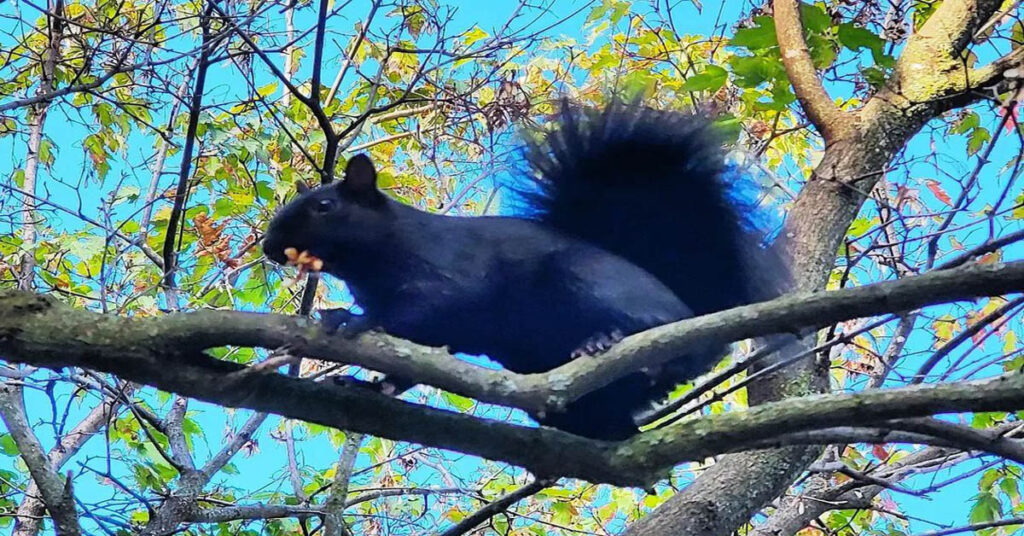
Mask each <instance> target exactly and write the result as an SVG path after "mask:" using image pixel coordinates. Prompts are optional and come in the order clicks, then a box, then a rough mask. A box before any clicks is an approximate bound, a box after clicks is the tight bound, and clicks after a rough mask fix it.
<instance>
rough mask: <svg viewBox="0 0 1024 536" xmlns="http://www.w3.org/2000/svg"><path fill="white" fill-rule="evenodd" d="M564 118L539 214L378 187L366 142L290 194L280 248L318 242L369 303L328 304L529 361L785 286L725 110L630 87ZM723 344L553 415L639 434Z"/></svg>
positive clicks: (601, 432)
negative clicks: (747, 198)
mask: <svg viewBox="0 0 1024 536" xmlns="http://www.w3.org/2000/svg"><path fill="white" fill-rule="evenodd" d="M557 117H558V118H557V121H558V123H557V125H556V128H554V130H553V131H552V132H550V133H549V134H547V135H545V136H541V137H540V139H534V140H533V141H532V142H527V144H526V147H527V150H526V158H525V161H526V162H527V163H528V164H529V167H530V169H531V170H532V173H530V177H529V180H528V181H527V182H528V185H527V186H526V187H521V188H519V189H518V191H519V192H520V193H521V194H522V195H521V198H522V199H523V200H524V201H525V209H526V210H525V211H524V215H523V216H522V217H499V216H486V217H449V216H442V215H437V214H431V213H428V212H424V211H420V210H417V209H415V208H413V207H409V206H405V205H402V204H400V203H398V202H396V201H394V200H391V199H389V198H388V197H386V196H385V195H384V194H383V193H381V192H380V191H379V190H378V188H377V184H376V171H375V169H374V167H373V164H372V163H371V162H370V159H369V158H368V157H366V156H365V155H357V156H354V157H352V158H351V159H350V160H349V161H348V163H347V167H346V169H345V178H344V180H342V181H340V182H337V183H335V184H331V185H327V186H321V187H319V188H316V189H313V190H310V191H308V192H304V193H302V194H301V195H300V196H299V197H297V198H296V199H295V200H293V201H291V202H290V203H288V204H287V205H286V206H285V207H284V208H282V209H281V211H280V212H279V213H278V214H277V215H276V217H275V218H274V219H273V221H272V222H271V223H270V226H269V229H268V231H267V233H266V236H265V237H264V239H263V250H264V252H265V253H266V255H267V257H269V258H270V259H272V260H273V261H275V262H278V263H282V264H284V263H286V262H287V261H288V258H289V254H291V255H292V256H294V253H295V251H303V252H308V253H309V254H310V255H313V256H314V257H316V258H318V259H320V260H321V261H322V267H323V270H324V271H326V272H328V273H330V274H332V275H335V276H337V277H340V278H342V279H344V280H345V281H346V283H347V284H348V286H349V288H350V290H351V292H352V294H353V296H354V297H355V299H356V301H357V303H358V304H359V305H360V306H361V307H362V308H363V309H364V311H365V314H364V315H362V316H358V317H355V316H352V315H348V314H344V313H343V314H340V315H339V314H333V315H325V321H326V322H327V323H328V324H334V325H336V324H339V323H341V322H347V325H346V327H345V328H344V329H345V330H346V331H347V332H348V333H349V334H355V333H358V332H360V331H363V330H366V329H374V328H380V329H382V330H383V331H385V332H387V333H389V334H391V335H394V336H397V337H401V338H404V339H408V340H411V341H414V342H417V343H420V344H425V345H431V346H442V345H446V346H448V347H449V348H450V349H451V350H453V351H458V352H464V353H469V354H485V355H487V356H489V357H491V358H492V359H494V360H495V361H497V362H499V363H501V364H502V365H503V366H504V367H506V368H508V369H509V370H512V371H514V372H519V373H534V372H543V371H547V370H550V369H552V368H554V367H556V366H558V365H561V364H564V363H566V362H568V361H569V360H571V359H574V358H577V357H579V356H580V355H594V354H599V353H600V352H601V351H602V350H604V349H606V348H607V347H609V346H610V345H611V344H613V343H614V342H616V341H617V340H618V339H620V338H621V337H623V336H625V335H629V334H633V333H637V332H640V331H644V330H646V329H648V328H651V327H654V326H658V325H662V324H666V323H669V322H673V321H677V320H681V319H685V318H688V317H691V316H694V315H700V314H705V313H710V312H714V311H719V310H722V309H727V308H730V307H735V306H739V305H744V304H747V303H751V302H754V301H760V300H762V299H767V298H770V297H773V296H774V295H775V294H776V292H777V291H778V289H779V288H781V287H780V285H779V282H780V281H782V280H783V279H784V278H785V270H783V269H782V268H781V265H780V264H779V263H777V262H774V261H772V260H769V257H768V256H767V255H766V254H765V251H764V250H763V249H762V248H760V247H759V246H758V241H757V239H756V238H755V237H754V235H753V234H752V233H751V229H750V226H749V225H747V223H748V219H747V216H748V214H749V213H748V212H747V210H748V209H749V207H748V206H746V205H745V204H744V203H743V202H741V201H739V200H738V197H737V196H736V195H734V192H733V190H732V189H731V188H730V186H729V185H728V184H726V179H724V178H723V175H724V170H725V162H724V155H723V153H722V151H721V143H720V138H719V137H718V136H717V135H716V134H715V131H714V129H713V128H711V127H710V125H709V123H708V122H707V121H705V120H703V119H701V118H699V117H697V116H694V115H689V114H685V113H679V112H667V111H657V110H653V109H650V108H646V107H643V106H639V105H632V104H621V103H618V104H612V105H609V106H607V107H605V108H604V109H601V110H597V109H591V108H582V107H576V106H572V105H568V104H563V107H562V109H561V111H560V113H559V114H558V116H557ZM520 186H522V185H520ZM289 248H294V249H293V250H292V251H289V252H288V253H289V254H286V250H288V249H289ZM723 353H724V352H723V348H695V349H694V350H693V351H692V352H690V353H688V354H687V355H685V356H680V357H679V358H678V359H676V360H674V361H672V362H670V363H668V364H667V365H665V366H663V367H661V369H660V370H658V371H647V372H646V373H641V372H638V373H634V374H630V375H628V376H626V377H624V378H621V379H619V380H617V381H615V382H613V383H611V384H610V385H608V386H606V387H604V388H601V389H598V390H596V391H594V392H592V393H590V394H588V395H585V396H584V397H582V398H580V399H578V400H577V401H575V402H573V403H571V404H570V405H569V406H568V407H567V409H566V410H565V411H564V412H560V413H549V414H546V415H542V416H540V417H539V419H538V420H539V422H540V423H541V424H544V425H548V426H553V427H556V428H559V429H562V430H565V431H568V432H571V433H574V434H577V435H581V436H587V437H591V438H596V439H604V440H621V439H625V438H628V437H630V436H631V435H633V434H636V433H637V427H636V425H635V423H634V421H633V413H634V412H635V411H636V410H638V409H642V408H643V407H644V406H645V405H648V404H650V402H651V401H654V400H658V399H661V398H663V397H664V396H665V395H666V394H667V392H668V391H669V390H671V388H672V387H674V386H675V385H677V384H678V383H681V382H683V381H687V380H690V379H692V378H694V377H695V376H697V375H699V374H702V373H704V372H707V371H708V370H709V369H710V368H711V367H712V366H713V365H714V364H715V363H716V362H717V361H718V360H719V359H720V358H721V357H722V355H723ZM595 358H597V359H599V357H595ZM396 384H398V385H402V384H403V382H401V381H396ZM408 386H409V385H402V388H405V387H408ZM535 417H536V416H535Z"/></svg>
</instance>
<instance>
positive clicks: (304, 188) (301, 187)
mask: <svg viewBox="0 0 1024 536" xmlns="http://www.w3.org/2000/svg"><path fill="white" fill-rule="evenodd" d="M295 191H296V192H299V195H302V194H304V193H306V192H308V191H309V185H308V184H306V181H303V180H297V181H295Z"/></svg>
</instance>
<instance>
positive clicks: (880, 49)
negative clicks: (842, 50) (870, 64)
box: [836, 22, 885, 61]
mask: <svg viewBox="0 0 1024 536" xmlns="http://www.w3.org/2000/svg"><path fill="white" fill-rule="evenodd" d="M836 37H837V38H839V43H840V44H842V45H843V46H844V47H846V48H848V49H850V50H852V51H854V52H857V51H858V50H860V49H862V48H866V49H868V50H870V51H871V54H872V55H873V56H874V57H875V58H877V57H878V56H881V55H883V54H885V40H884V39H882V38H881V37H879V36H878V35H876V34H875V32H872V31H871V30H868V29H866V28H861V27H859V26H857V25H856V24H853V23H850V22H844V23H843V24H840V25H839V26H838V28H837V31H836ZM875 61H878V60H877V59H876V60H875Z"/></svg>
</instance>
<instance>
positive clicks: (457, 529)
mask: <svg viewBox="0 0 1024 536" xmlns="http://www.w3.org/2000/svg"><path fill="white" fill-rule="evenodd" d="M551 484H552V482H551V481H548V480H534V481H533V482H530V483H529V484H527V485H525V486H523V487H521V488H519V489H517V490H515V491H513V492H511V493H509V494H507V495H505V496H504V497H501V498H500V499H497V500H495V501H492V502H490V503H488V504H487V506H484V507H483V508H481V509H479V510H477V511H476V512H473V513H472V514H471V515H469V516H468V517H466V518H465V519H463V520H462V521H459V522H458V523H457V524H456V525H455V526H453V527H451V528H449V529H448V530H446V531H444V532H442V533H441V536H462V535H463V534H466V533H467V532H469V531H471V530H473V529H475V528H476V527H477V526H478V525H480V524H481V523H483V522H485V521H487V520H488V519H490V518H492V517H494V516H496V515H498V514H500V513H502V512H505V511H507V510H508V509H509V508H511V507H512V506H513V505H515V504H516V503H517V502H519V501H521V500H523V499H525V498H527V497H529V496H531V495H533V494H535V493H538V492H539V491H541V490H542V489H544V488H546V487H548V486H550V485H551Z"/></svg>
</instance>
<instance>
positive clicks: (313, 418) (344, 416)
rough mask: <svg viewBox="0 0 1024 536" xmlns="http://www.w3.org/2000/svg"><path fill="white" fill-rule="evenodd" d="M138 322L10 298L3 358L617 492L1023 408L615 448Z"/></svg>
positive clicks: (868, 400) (818, 408) (772, 420)
mask: <svg viewBox="0 0 1024 536" xmlns="http://www.w3.org/2000/svg"><path fill="white" fill-rule="evenodd" d="M181 316H188V315H181ZM135 322H136V321H133V320H130V319H124V318H118V317H111V316H104V315H99V314H95V313H90V312H86V311H76V310H74V309H71V308H68V307H65V306H61V305H59V304H57V303H55V302H54V301H53V300H51V299H48V298H44V297H38V296H34V295H31V294H26V293H21V292H14V291H12V292H6V293H2V294H0V352H3V354H4V356H5V357H7V358H9V359H11V360H15V361H23V362H28V363H32V364H35V365H39V366H47V367H61V366H79V367H86V368H93V369H97V370H101V371H106V372H111V373H115V374H118V375H120V376H122V377H125V378H127V379H130V380H133V381H137V382H141V383H146V384H149V385H153V386H155V387H158V388H160V389H164V390H167V391H171V392H175V393H178V394H181V395H185V396H192V397H195V398H198V399H201V400H206V401H210V402H213V403H217V404H221V405H225V406H230V407H247V408H250V409H255V410H258V411H268V412H273V413H277V414H280V415H284V416H286V417H291V418H297V419H303V420H306V421H309V422H315V423H319V424H323V425H327V426H333V427H336V428H339V429H344V430H351V431H355V432H361V433H370V434H374V435H377V436H381V437H386V438H391V439H402V440H408V441H413V442H418V443H422V444H425V445H430V446H436V447H441V448H447V449H451V450H456V451H461V452H466V453H470V454H474V455H478V456H482V457H486V458H490V459H496V460H504V461H508V462H510V463H513V464H517V465H521V466H524V467H527V468H528V469H530V470H531V471H533V472H534V473H535V474H540V475H545V476H573V477H579V478H584V479H587V480H591V481H596V482H609V483H614V484H618V485H644V484H648V483H650V482H652V481H654V480H656V479H658V478H659V477H661V476H663V475H664V474H665V471H666V470H667V468H669V467H671V466H672V465H675V464H677V463H681V462H684V461H690V460H700V459H704V458H706V457H708V456H712V455H716V454H721V453H724V452H735V451H739V450H744V449H748V448H751V447H752V446H763V444H764V441H765V440H768V439H771V438H773V437H779V436H783V435H786V434H789V433H795V432H802V431H807V430H814V429H821V428H829V427H831V426H833V424H834V423H835V422H836V421H839V422H844V424H846V425H848V426H865V427H866V426H874V425H879V423H882V424H884V421H888V420H891V419H897V418H911V417H923V416H929V415H932V414H934V413H943V412H960V411H1008V410H1016V409H1020V408H1021V407H1024V398H1022V396H1021V394H1020V393H1021V392H1022V390H1024V375H1010V376H1006V377H1001V378H996V379H993V380H986V381H980V382H969V383H958V384H943V385H929V386H915V387H908V388H901V389H888V390H872V391H865V392H863V393H857V394H841V395H819V396H813V397H806V398H797V399H790V400H786V401H783V402H776V403H771V404H766V405H763V406H758V407H755V408H751V409H750V410H748V411H740V412H733V413H728V414H723V415H715V416H711V417H705V418H701V419H694V420H690V421H685V422H680V423H676V424H674V425H671V426H668V427H665V428H663V429H659V430H655V431H651V432H647V433H644V434H641V435H639V436H638V437H636V438H634V439H632V440H630V441H627V442H623V443H621V444H617V445H616V444H608V443H602V442H597V441H590V440H586V439H582V438H578V437H575V436H572V435H569V434H566V433H563V432H559V431H556V430H550V429H543V428H542V429H536V428H525V427H521V426H514V425H510V424H505V423H500V422H495V421H488V420H484V419H478V418H473V417H469V416H465V415H460V414H456V413H453V412H449V411H443V410H437V409H432V408H427V407H422V406H417V405H415V404H411V403H408V402H404V401H401V400H395V399H392V398H389V397H385V396H381V395H378V394H375V393H372V392H367V391H366V390H365V389H360V388H358V387H342V386H336V385H330V384H325V383H318V382H314V381H311V380H303V379H298V378H292V377H287V376H284V375H281V374H277V373H275V372H271V371H260V372H253V371H252V370H250V369H248V368H246V367H244V366H242V365H238V364H234V363H229V362H223V361H219V360H216V359H213V358H210V357H207V356H205V355H203V354H184V355H183V354H181V353H180V352H179V351H178V350H179V348H176V347H175V345H174V344H172V345H170V346H168V343H167V341H166V340H162V339H161V337H160V336H159V334H158V333H156V332H152V331H150V332H149V333H150V335H149V336H146V337H139V336H138V333H136V331H138V330H139V327H140V326H138V325H135V326H133V324H135ZM140 324H143V328H146V327H148V326H145V324H147V323H140ZM155 324H156V323H152V324H150V326H152V325H155ZM65 330H66V331H65ZM142 332H143V333H145V332H146V330H145V329H143V330H142ZM943 441H944V443H943V444H946V443H948V441H946V440H943ZM566 453H572V456H566Z"/></svg>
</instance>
